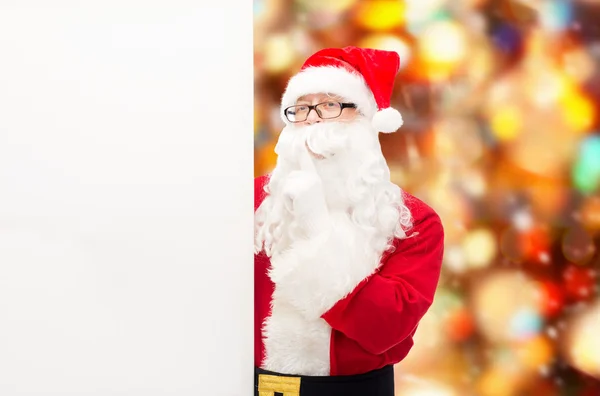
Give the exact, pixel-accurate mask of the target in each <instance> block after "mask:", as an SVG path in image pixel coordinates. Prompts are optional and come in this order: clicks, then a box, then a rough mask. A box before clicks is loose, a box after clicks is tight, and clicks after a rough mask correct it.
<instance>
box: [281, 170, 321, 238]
mask: <svg viewBox="0 0 600 396" xmlns="http://www.w3.org/2000/svg"><path fill="white" fill-rule="evenodd" d="M282 194H283V198H284V202H285V206H286V209H287V210H289V211H290V213H292V215H293V216H294V218H295V219H296V221H298V225H299V226H300V227H302V228H303V229H304V231H306V232H308V233H311V232H319V231H321V230H323V228H324V227H327V226H328V224H329V211H328V210H327V203H326V202H325V195H324V193H323V186H322V184H321V179H320V178H319V177H318V176H317V175H316V174H314V173H312V172H307V171H293V172H291V173H290V174H289V176H288V177H287V180H286V182H285V184H284V185H283V187H282Z"/></svg>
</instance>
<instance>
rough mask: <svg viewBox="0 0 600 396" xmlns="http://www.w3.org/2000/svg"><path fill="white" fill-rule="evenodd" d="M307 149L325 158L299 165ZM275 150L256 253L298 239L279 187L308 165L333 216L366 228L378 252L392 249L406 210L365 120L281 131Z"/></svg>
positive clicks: (405, 220)
mask: <svg viewBox="0 0 600 396" xmlns="http://www.w3.org/2000/svg"><path fill="white" fill-rule="evenodd" d="M306 145H308V147H309V148H310V150H311V151H312V152H313V153H315V154H318V155H322V156H323V157H325V158H324V159H312V161H311V162H312V163H311V164H308V165H307V164H306V163H305V162H304V163H303V161H302V160H301V159H302V156H303V153H301V150H304V151H306ZM275 152H276V153H277V155H278V160H277V165H276V167H275V169H274V170H273V173H272V175H271V178H270V180H269V183H268V184H267V186H266V190H267V193H268V196H267V197H266V198H265V200H264V201H263V203H262V204H261V206H260V207H259V208H258V210H257V212H256V216H255V227H256V238H255V247H256V250H257V252H259V251H261V250H263V248H264V249H265V251H266V252H267V254H268V255H269V256H271V255H272V254H273V253H275V252H276V251H280V252H281V251H283V250H285V249H286V248H287V247H289V245H290V244H291V243H292V242H293V241H294V240H295V239H296V238H298V237H300V236H299V235H298V233H297V232H296V224H294V219H293V217H292V216H291V214H290V213H289V211H288V210H287V209H286V208H285V205H284V203H283V197H282V195H281V187H282V185H283V184H284V182H285V180H286V177H287V176H288V175H289V174H290V172H292V171H295V170H309V169H305V168H307V167H312V169H311V170H312V171H316V173H317V175H318V176H319V177H320V179H321V180H322V185H323V190H324V195H325V196H324V198H325V201H326V202H327V206H328V208H329V211H330V213H331V215H332V217H333V218H337V219H339V220H340V221H342V222H343V223H344V224H345V226H348V224H350V226H351V227H357V228H362V229H364V230H370V234H371V238H369V239H370V241H371V243H372V244H373V246H372V247H373V248H374V249H376V250H378V251H379V252H380V253H382V252H383V251H384V250H385V249H386V248H389V247H391V242H392V240H393V238H394V237H397V238H403V237H405V236H406V234H405V230H406V229H408V228H409V227H410V221H411V216H410V212H409V210H408V209H407V208H406V206H405V205H404V203H403V200H402V192H401V190H400V188H399V187H398V186H396V185H394V184H393V183H391V182H390V173H389V168H388V166H387V164H386V162H385V158H384V157H383V154H382V152H381V147H380V145H379V140H378V138H377V133H376V132H375V131H374V130H373V128H372V127H371V125H370V124H369V122H368V121H366V120H365V119H362V118H360V119H358V120H357V121H354V122H352V123H347V122H325V123H319V124H314V125H310V126H303V127H294V126H287V127H286V128H284V129H283V131H282V132H281V135H280V138H279V141H278V143H277V146H276V147H275ZM304 156H305V158H306V155H305V154H304ZM348 219H349V220H350V222H348Z"/></svg>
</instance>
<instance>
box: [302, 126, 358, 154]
mask: <svg viewBox="0 0 600 396" xmlns="http://www.w3.org/2000/svg"><path fill="white" fill-rule="evenodd" d="M344 132H345V131H344V130H343V129H342V128H340V127H339V126H335V127H331V126H329V125H323V127H321V126H320V125H318V126H316V127H315V128H314V129H313V128H312V127H311V129H310V130H308V131H307V133H306V140H305V143H306V145H307V146H308V148H309V149H310V150H311V151H312V152H313V153H315V154H317V155H322V156H323V157H326V158H328V157H331V156H333V155H335V154H336V152H338V151H340V150H342V149H344V148H345V147H346V145H347V143H348V135H347V134H345V133H344Z"/></svg>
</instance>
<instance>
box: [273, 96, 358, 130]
mask: <svg viewBox="0 0 600 396" xmlns="http://www.w3.org/2000/svg"><path fill="white" fill-rule="evenodd" d="M326 103H337V104H339V105H340V114H338V115H336V116H335V117H327V118H324V117H323V116H322V115H321V113H319V110H318V109H317V106H320V105H322V104H326ZM298 106H306V107H308V112H307V113H306V118H305V119H303V120H301V121H292V120H290V118H289V117H288V110H289V109H291V108H293V107H298ZM344 109H356V103H350V102H334V101H331V100H328V101H327V102H321V103H317V104H315V105H294V106H289V107H286V109H285V110H284V111H283V114H285V118H287V120H288V121H289V122H291V123H293V124H295V123H298V122H304V121H306V120H307V119H308V116H309V115H310V112H311V111H313V110H314V111H315V112H316V113H317V115H318V116H319V118H321V119H322V120H332V119H335V118H338V117H339V116H341V115H342V112H343V111H344Z"/></svg>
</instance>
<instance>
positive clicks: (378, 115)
mask: <svg viewBox="0 0 600 396" xmlns="http://www.w3.org/2000/svg"><path fill="white" fill-rule="evenodd" d="M399 68H400V57H399V55H398V53H396V52H393V51H384V50H378V49H370V48H358V47H352V46H350V47H345V48H326V49H323V50H320V51H318V52H316V53H315V54H313V55H312V56H310V57H309V58H308V59H307V60H306V62H304V65H303V66H302V68H301V69H300V72H299V73H298V74H296V75H295V76H293V77H292V78H291V79H290V81H289V82H288V85H287V88H286V90H285V92H284V94H283V97H282V99H281V118H282V120H283V122H285V123H286V124H289V121H288V120H287V118H286V117H285V114H284V110H285V109H286V108H287V107H289V106H293V105H294V104H295V103H296V100H297V99H298V98H300V97H301V96H304V95H308V94H315V93H320V92H322V93H332V94H336V95H340V96H342V97H344V98H346V99H347V100H349V101H352V102H353V103H355V104H356V106H357V108H358V110H359V111H360V112H361V113H363V114H364V115H365V116H366V117H368V118H369V119H371V123H372V125H373V128H375V130H377V131H378V132H383V133H392V132H396V131H397V130H398V129H399V128H400V127H401V126H402V124H403V120H402V115H401V114H400V112H399V111H398V110H396V109H394V108H391V107H390V98H391V96H392V90H393V88H394V80H395V78H396V75H397V74H398V70H399Z"/></svg>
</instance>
